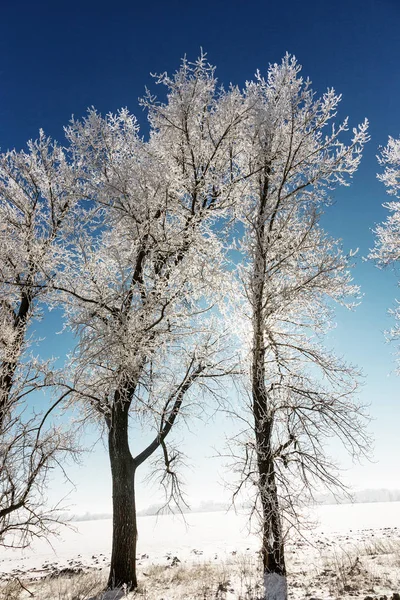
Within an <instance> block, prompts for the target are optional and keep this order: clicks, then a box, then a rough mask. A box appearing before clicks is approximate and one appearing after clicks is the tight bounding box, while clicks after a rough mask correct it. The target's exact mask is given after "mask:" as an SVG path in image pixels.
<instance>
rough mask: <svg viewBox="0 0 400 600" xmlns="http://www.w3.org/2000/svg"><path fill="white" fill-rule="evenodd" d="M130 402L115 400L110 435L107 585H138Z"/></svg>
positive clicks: (132, 588)
mask: <svg viewBox="0 0 400 600" xmlns="http://www.w3.org/2000/svg"><path fill="white" fill-rule="evenodd" d="M128 415H129V402H125V403H123V402H118V403H116V404H114V407H113V412H112V418H111V423H110V427H109V435H108V448H109V455H110V463H111V476H112V489H113V536H112V552H111V566H110V575H109V579H108V584H107V585H108V587H109V588H115V587H121V586H122V585H126V586H127V589H128V590H129V591H131V590H134V589H136V588H137V577H136V544H137V523H136V506H135V471H136V465H135V462H134V460H133V458H132V455H131V453H130V450H129V445H128Z"/></svg>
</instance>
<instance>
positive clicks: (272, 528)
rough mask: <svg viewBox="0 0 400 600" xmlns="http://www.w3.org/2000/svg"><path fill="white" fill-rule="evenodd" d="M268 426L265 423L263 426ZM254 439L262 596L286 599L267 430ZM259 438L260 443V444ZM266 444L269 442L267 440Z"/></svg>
mask: <svg viewBox="0 0 400 600" xmlns="http://www.w3.org/2000/svg"><path fill="white" fill-rule="evenodd" d="M267 428H268V429H270V427H269V426H267ZM258 437H259V438H261V440H260V439H259V440H257V453H258V469H259V489H260V497H261V505H262V514H263V523H262V549H261V555H262V561H263V572H264V597H265V600H286V598H287V582H286V565H285V554H284V544H283V535H282V524H281V519H280V514H279V502H278V491H277V487H276V481H275V471H274V462H273V458H272V456H271V448H270V447H266V444H265V440H269V432H268V431H267V432H265V437H264V436H262V434H261V435H260V436H258ZM260 442H261V447H260ZM268 446H270V445H269V444H268Z"/></svg>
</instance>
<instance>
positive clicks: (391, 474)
mask: <svg viewBox="0 0 400 600" xmlns="http://www.w3.org/2000/svg"><path fill="white" fill-rule="evenodd" d="M399 25H400V3H399V2H398V0H351V1H349V0H346V1H344V0H336V1H335V2H331V3H328V2H321V1H317V0H304V1H303V2H299V1H297V0H287V1H286V2H276V1H269V0H260V1H259V0H257V1H247V2H245V1H237V0H230V1H228V0H223V1H218V0H214V2H211V1H210V0H203V1H202V2H198V3H195V2H178V1H176V0H170V1H169V2H165V1H164V2H161V1H158V0H157V1H153V2H151V3H150V2H140V3H139V2H135V1H121V0H114V2H112V3H106V2H102V1H101V0H97V1H96V2H94V1H87V0H82V1H81V2H77V1H76V0H72V1H71V2H68V3H67V2H63V1H59V2H54V0H53V1H52V2H49V1H47V0H46V1H39V2H35V3H34V2H31V1H26V0H24V1H20V2H7V3H3V6H2V16H1V20H0V147H1V149H2V150H6V149H8V148H11V147H16V148H22V147H23V146H24V144H25V142H26V140H27V139H29V138H31V137H36V136H37V133H38V130H39V128H40V127H42V128H43V129H44V130H45V132H46V133H47V134H49V135H51V136H54V137H56V138H58V139H59V140H60V141H62V127H63V125H66V124H67V123H68V120H69V119H70V117H71V115H72V114H74V115H75V116H76V117H80V116H82V115H83V114H84V113H85V111H86V109H87V107H89V106H92V105H94V106H95V107H96V108H97V109H98V110H99V111H100V112H102V113H106V112H109V111H115V110H117V109H118V108H120V107H122V106H128V108H129V109H130V110H131V111H132V112H134V113H135V114H136V115H137V116H138V118H139V120H140V122H141V123H143V126H144V132H145V131H146V125H145V117H144V115H143V113H142V111H141V109H139V107H138V103H137V98H138V97H139V96H141V95H142V94H143V92H144V87H145V86H146V85H147V86H152V85H153V84H152V78H151V76H150V72H162V71H164V70H168V71H173V70H175V69H176V68H177V67H178V65H179V60H180V58H181V57H182V56H183V55H184V54H185V53H186V54H187V56H188V57H189V58H193V59H194V58H195V57H196V56H197V55H198V53H199V49H200V47H203V48H204V50H205V51H206V52H207V53H208V57H209V60H210V62H212V63H213V64H215V65H216V66H217V75H218V77H219V80H220V81H221V82H223V83H224V84H229V82H231V81H232V82H234V83H238V84H239V85H243V84H244V82H245V81H246V79H250V78H251V77H252V76H253V73H254V72H255V70H256V69H257V68H259V69H260V70H261V71H263V70H266V68H267V66H268V63H270V62H275V61H280V59H281V58H282V56H283V55H284V54H285V52H286V51H288V52H290V53H292V54H295V55H296V57H297V58H298V61H299V62H300V64H302V65H303V74H304V75H305V76H309V77H310V79H311V80H312V82H313V88H314V89H315V90H316V91H317V92H318V93H322V92H323V91H324V90H325V89H326V88H327V87H334V88H335V89H336V91H337V92H340V93H342V94H343V101H342V107H341V114H340V116H346V115H349V117H350V124H352V125H356V124H357V123H358V122H360V121H362V120H363V119H364V117H368V119H369V120H370V124H371V128H370V132H371V142H370V143H369V145H368V147H367V149H366V151H365V155H364V159H363V162H362V165H361V167H360V169H359V172H358V173H357V174H356V176H355V177H354V181H353V184H352V186H351V187H350V188H346V189H342V190H340V191H338V192H337V193H336V194H335V196H334V199H335V205H334V206H333V207H331V208H330V209H329V212H328V213H327V215H326V216H325V217H324V225H325V227H326V229H327V230H328V231H329V232H330V233H331V234H333V235H334V236H337V237H340V238H342V240H343V245H344V247H345V248H347V249H350V248H357V247H358V248H360V252H359V258H358V260H357V266H356V268H355V271H354V276H355V280H356V282H357V283H359V284H360V285H361V287H362V291H363V292H364V294H365V296H364V300H363V303H362V305H361V306H360V307H359V308H357V309H356V311H355V312H354V313H352V314H348V313H346V312H345V311H343V310H340V311H339V312H338V327H337V329H336V330H335V331H334V332H332V334H331V335H330V341H331V342H332V344H334V345H335V347H336V348H337V350H338V352H340V353H342V354H343V355H345V356H346V357H347V358H348V359H349V360H350V361H351V362H353V363H356V364H358V365H360V366H361V367H362V369H363V371H364V373H365V375H366V380H365V385H364V388H363V390H362V399H363V400H364V401H365V402H367V403H370V404H371V414H372V416H373V418H374V420H373V422H372V424H371V431H372V433H373V434H374V435H375V438H376V442H375V460H376V462H375V463H372V464H369V465H366V466H364V467H362V468H361V467H353V468H352V469H351V470H350V471H349V472H348V475H347V477H348V480H349V481H351V483H352V484H354V485H355V486H356V487H399V488H400V469H399V464H398V460H399V459H398V453H397V451H396V450H394V449H395V448H397V445H398V423H399V422H400V402H399V401H398V398H399V390H400V379H399V378H398V377H396V376H395V375H393V374H390V373H391V372H392V371H393V369H394V362H393V358H392V356H391V351H392V350H393V348H392V349H391V348H390V347H389V346H388V345H387V344H386V343H385V340H384V336H383V330H385V329H387V328H388V327H389V326H390V319H389V318H388V317H387V314H386V310H387V308H389V307H390V306H392V305H393V304H394V300H395V297H396V294H398V296H399V297H400V293H398V290H397V288H396V279H395V277H394V275H393V274H391V273H390V272H389V271H388V272H382V271H379V270H378V269H376V268H375V267H374V266H373V265H371V264H368V263H363V262H362V260H361V257H362V256H365V255H366V254H367V253H368V249H369V248H370V247H371V246H372V243H373V236H372V233H371V228H372V227H373V226H374V225H375V224H376V223H378V222H380V221H381V220H382V219H383V218H384V217H385V211H384V209H382V207H381V204H382V202H384V201H385V200H386V199H387V197H386V196H385V191H384V188H383V186H382V184H380V183H379V182H378V181H377V180H376V177H375V174H376V172H377V169H378V167H377V163H376V158H375V155H376V153H377V149H378V147H379V145H383V144H385V143H386V140H387V137H388V135H389V134H391V135H393V136H398V135H400V109H399V106H400V104H399V97H400V73H399V67H398V61H399V56H400V36H399V35H398V32H399ZM153 89H154V88H153ZM59 339H60V336H59V337H58V338H57V339H55V342H54V343H53V342H52V347H56V345H57V342H58V340H59ZM60 353H61V348H60ZM198 427H199V425H194V426H193V429H194V430H196V428H198ZM222 428H223V421H222V420H218V419H217V421H216V422H215V423H213V424H211V425H210V426H209V427H208V428H207V441H206V444H205V447H204V448H203V449H200V448H199V446H198V445H195V448H194V450H193V452H192V461H191V462H192V464H193V465H194V468H195V469H196V470H197V473H194V472H191V471H188V472H187V481H188V493H189V496H190V497H192V498H195V497H197V498H199V499H202V498H204V499H207V498H212V497H213V496H215V497H220V496H221V494H222V492H221V490H220V488H219V486H218V485H217V484H216V479H217V468H218V465H217V462H215V461H214V462H213V461H212V460H211V459H210V458H207V457H209V456H211V455H213V454H215V452H214V451H213V449H212V445H213V444H217V441H218V438H220V436H221V431H222ZM180 435H182V437H184V438H185V440H186V442H185V443H186V445H187V447H188V448H189V446H192V447H193V444H191V442H193V440H194V437H192V436H191V435H186V434H185V432H184V431H183V430H182V432H181V434H180ZM84 460H85V463H86V467H84V468H82V469H81V470H77V469H73V470H72V477H73V478H75V479H76V482H77V485H78V488H79V489H80V492H78V493H77V494H75V495H74V496H72V498H71V500H72V501H73V502H76V503H77V505H78V506H82V507H84V508H85V509H86V508H89V509H93V510H104V509H106V508H107V507H108V506H109V498H110V488H109V479H108V474H107V469H108V464H107V458H106V455H105V454H104V453H103V452H101V451H100V450H98V451H96V454H94V455H92V456H91V457H89V456H88V457H86V458H85V459H84ZM346 464H347V463H346ZM212 465H215V466H212ZM94 472H95V473H96V478H95V477H94V476H93V475H92V473H94ZM99 473H100V474H101V476H98V474H99ZM151 501H152V500H151V498H149V497H148V496H147V492H146V493H144V492H143V493H142V492H141V494H140V501H139V505H142V506H144V505H145V504H147V503H151Z"/></svg>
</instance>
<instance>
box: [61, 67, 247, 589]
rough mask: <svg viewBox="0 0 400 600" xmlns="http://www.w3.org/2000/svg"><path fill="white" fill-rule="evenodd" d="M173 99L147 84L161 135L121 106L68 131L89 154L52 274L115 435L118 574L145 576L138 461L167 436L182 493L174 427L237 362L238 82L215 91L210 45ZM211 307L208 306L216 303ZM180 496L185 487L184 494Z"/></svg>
mask: <svg viewBox="0 0 400 600" xmlns="http://www.w3.org/2000/svg"><path fill="white" fill-rule="evenodd" d="M158 83H162V84H164V85H165V86H167V101H166V102H165V103H158V102H157V101H156V99H155V98H154V97H153V96H151V95H150V94H148V95H147V96H146V98H145V99H144V100H143V106H144V107H145V108H146V109H147V110H148V111H149V119H150V126H151V134H150V139H149V141H148V142H144V141H143V140H142V139H141V138H140V137H139V133H138V126H137V123H136V120H135V118H134V117H132V116H131V115H130V114H129V113H128V111H126V110H122V111H120V112H119V113H118V114H117V115H108V116H107V117H106V118H102V117H101V116H100V115H98V114H97V113H96V112H95V111H90V112H89V115H88V117H87V118H86V119H85V120H83V121H82V122H77V121H74V122H72V124H71V126H70V127H69V128H68V130H67V137H68V139H69V141H70V144H71V152H72V155H73V156H74V157H75V162H76V163H77V164H78V163H79V164H80V166H81V185H82V188H81V189H82V191H81V195H82V197H83V198H86V199H87V201H88V203H87V205H86V206H85V207H83V208H82V211H81V212H80V213H78V212H77V213H76V219H75V222H74V225H73V228H74V240H75V241H74V243H73V244H70V245H69V247H68V248H66V253H67V260H66V266H65V269H64V271H63V272H62V273H60V275H59V278H58V280H57V281H55V282H54V289H56V290H58V291H59V292H62V293H63V296H62V301H63V302H64V305H65V310H66V317H67V322H68V323H69V325H70V326H71V327H72V328H73V330H74V331H75V332H76V334H77V336H78V345H77V349H76V352H75V355H74V357H73V360H72V365H71V368H72V372H73V384H72V388H73V389H74V398H76V399H78V400H83V401H84V405H85V406H86V407H87V410H88V411H89V413H90V414H97V415H99V416H100V418H101V420H102V422H103V423H105V425H106V428H107V435H108V450H109V456H110V464H111V474H112V485H113V545H112V556H111V567H110V576H109V581H108V585H109V587H115V586H120V585H122V584H124V585H126V586H128V589H134V588H136V587H137V578H136V564H135V559H136V542H137V523H136V509H135V474H136V471H137V469H138V467H139V466H140V465H141V464H142V463H143V462H144V461H146V460H148V459H149V458H150V457H151V456H152V455H153V453H154V452H155V451H156V450H158V449H160V450H162V452H163V457H164V460H165V466H166V473H167V475H169V476H170V481H171V484H172V486H173V487H172V488H169V489H170V490H171V489H172V491H173V492H179V486H178V479H177V476H176V471H175V469H174V464H175V463H176V462H177V458H178V455H177V454H176V452H174V453H173V454H172V455H171V454H169V453H168V447H167V445H166V441H165V440H166V437H167V436H168V435H169V433H170V431H171V429H172V427H175V423H176V422H177V419H178V417H179V416H182V417H185V416H188V415H189V412H190V411H189V407H191V406H192V404H193V402H194V398H195V391H196V396H198V394H199V392H201V391H202V390H207V391H211V392H213V391H215V390H216V387H215V386H216V385H217V382H218V380H219V378H220V377H221V376H223V375H224V374H226V373H227V372H229V371H230V369H231V367H229V366H228V365H227V362H226V358H227V357H226V356H225V357H224V353H225V354H226V352H225V348H224V344H223V343H222V342H221V339H222V338H221V336H220V334H219V333H218V330H219V329H220V326H219V325H218V319H217V318H216V314H217V311H216V310H214V311H213V313H211V312H210V311H211V309H212V308H213V307H214V306H215V304H216V303H217V300H218V297H219V296H221V293H222V292H221V291H219V290H221V289H222V283H221V282H222V279H223V278H222V275H221V273H222V271H223V269H222V262H223V251H222V248H223V240H221V239H219V238H218V237H217V235H216V233H215V226H216V224H217V222H220V223H224V219H225V220H226V219H227V218H228V217H229V210H230V207H231V202H232V198H231V191H232V187H233V183H232V176H231V174H232V172H233V156H234V141H235V130H236V128H237V125H238V124H239V122H240V120H241V119H242V114H241V113H240V111H243V106H242V103H241V99H240V94H238V92H237V91H235V90H230V91H229V92H228V93H226V92H224V91H223V90H220V91H217V87H216V80H215V77H214V69H213V68H211V67H210V66H209V65H207V63H206V60H205V57H204V56H202V57H201V58H200V59H199V60H198V62H196V63H195V64H190V63H188V62H187V61H183V63H182V66H181V68H180V69H179V71H178V72H177V73H176V74H175V75H174V77H172V78H170V77H169V76H167V75H166V74H164V75H162V76H161V77H160V78H158ZM207 315H208V316H207ZM130 417H132V418H133V419H134V421H133V423H136V425H135V426H138V424H143V426H144V427H146V428H149V427H153V428H154V429H155V437H154V440H153V441H152V442H151V443H150V445H149V446H148V447H147V448H145V449H143V450H142V451H138V452H137V454H136V456H134V455H133V453H132V452H131V446H132V445H134V443H135V439H134V437H133V436H132V437H131V439H130V435H129V433H130V427H129V425H130ZM174 497H175V498H176V495H175V496H174Z"/></svg>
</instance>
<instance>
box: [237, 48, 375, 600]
mask: <svg viewBox="0 0 400 600" xmlns="http://www.w3.org/2000/svg"><path fill="white" fill-rule="evenodd" d="M339 102H340V96H338V95H336V94H335V93H334V91H333V90H328V91H327V92H326V93H325V94H324V95H323V96H322V97H321V98H316V96H315V94H314V93H313V91H312V90H311V87H310V82H309V81H308V80H307V81H304V80H303V79H302V77H301V76H300V66H299V65H298V64H297V62H296V60H295V59H294V58H293V57H290V56H288V55H287V56H286V57H285V58H284V59H283V61H282V63H281V64H279V65H277V64H275V65H272V66H271V67H270V68H269V71H268V74H267V77H266V78H264V77H263V76H262V75H261V74H260V73H257V76H256V80H255V81H252V82H249V83H248V84H247V85H246V89H245V90H244V105H245V106H246V110H247V115H248V117H247V119H246V120H245V121H244V122H243V127H242V130H241V134H240V139H241V150H240V153H239V155H238V156H239V159H238V160H239V165H240V170H241V172H242V173H243V174H244V176H245V181H246V187H245V189H244V190H243V202H242V205H241V207H240V210H239V209H238V215H239V217H238V218H239V219H241V221H242V223H243V225H244V229H245V236H244V238H243V240H242V241H241V243H240V244H239V249H240V251H241V253H242V257H243V259H242V262H241V265H240V267H239V273H240V280H241V285H242V291H243V294H242V295H243V301H242V305H241V306H240V309H239V310H240V314H241V315H242V322H243V326H242V330H243V334H242V340H243V339H244V341H245V343H246V344H247V348H248V354H247V355H246V354H245V353H244V356H243V360H244V361H246V362H247V363H248V380H247V383H245V385H246V390H247V394H248V397H249V398H250V401H249V406H248V409H249V416H248V417H247V421H248V424H249V428H248V430H247V433H246V434H245V435H244V438H243V443H242V450H243V453H242V454H241V453H238V452H237V448H235V446H234V445H233V446H232V452H233V455H234V458H235V462H236V464H241V467H240V468H239V469H238V470H239V472H240V481H239V489H238V490H237V492H238V491H240V489H241V488H242V487H243V486H244V485H246V484H252V487H251V488H250V489H257V490H258V496H257V501H256V504H255V509H256V510H257V511H259V514H260V517H261V531H262V538H263V544H262V558H263V565H264V573H265V597H266V598H271V599H272V598H274V599H275V598H278V597H279V598H285V597H286V584H285V577H286V565H285V556H284V541H285V533H286V532H287V531H288V530H289V529H290V528H291V527H292V526H296V525H297V523H298V519H299V510H298V507H299V502H300V501H301V499H302V498H303V499H304V496H305V495H309V494H310V493H312V489H313V487H315V486H317V485H319V484H320V483H321V482H322V483H323V484H325V485H327V486H328V487H334V486H337V485H340V480H339V479H338V477H337V472H336V470H335V468H334V465H332V464H331V462H330V459H329V457H327V456H326V453H325V450H324V446H325V443H326V440H327V439H329V438H330V437H331V436H332V435H336V436H338V437H339V438H340V439H341V441H342V442H343V444H344V446H345V447H346V448H347V449H348V450H349V451H350V452H351V453H352V454H357V453H359V452H361V453H362V452H364V451H365V449H366V445H367V438H366V436H365V433H364V428H363V426H364V419H363V411H362V409H361V407H358V406H357V404H356V403H354V399H353V393H354V391H355V389H356V386H357V373H356V371H355V370H354V369H353V368H352V367H351V366H349V365H346V364H345V363H343V361H342V360H340V359H339V358H338V357H336V356H335V355H334V354H333V353H332V352H329V351H328V350H327V349H326V348H325V347H324V345H323V336H324V333H325V332H326V330H327V329H328V328H329V326H330V321H331V317H332V316H333V315H332V307H333V302H338V303H341V304H344V305H347V304H349V303H350V304H351V297H352V296H354V295H356V296H357V288H356V287H354V286H353V285H352V283H351V275H350V273H349V267H350V261H349V257H348V256H346V255H345V254H344V253H343V251H342V249H341V248H340V245H339V243H338V242H337V241H336V240H334V239H331V238H330V237H329V236H327V235H326V233H325V232H324V231H323V230H322V228H321V226H320V224H319V219H320V215H321V213H322V211H323V209H324V207H325V206H326V205H327V204H328V193H329V192H330V191H331V190H332V189H334V187H335V186H336V185H338V184H341V185H347V184H348V178H349V177H351V175H352V174H353V173H354V172H355V171H356V169H357V167H358V165H359V162H360V158H361V152H362V149H363V146H364V144H365V143H366V142H367V140H368V134H367V122H366V121H365V122H364V123H363V124H361V125H360V126H358V127H357V128H355V129H353V133H352V137H351V140H350V142H349V143H347V144H346V143H344V142H343V141H342V138H343V136H344V135H345V134H346V131H347V129H348V125H347V119H346V120H345V121H344V122H343V123H341V124H339V125H336V126H335V125H330V123H331V121H332V119H333V118H334V117H335V115H336V111H337V108H338V105H339ZM239 318H240V315H239V316H237V317H236V322H238V321H239ZM245 348H246V346H245V345H244V346H243V349H244V350H245ZM244 397H245V396H244ZM249 432H251V433H249ZM235 444H236V442H235ZM240 455H241V456H242V459H243V456H244V463H243V460H242V462H241V463H239V462H238V461H239V459H240ZM272 582H279V585H278V584H277V585H275V583H274V584H272ZM277 590H278V591H279V593H278V592H277Z"/></svg>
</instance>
